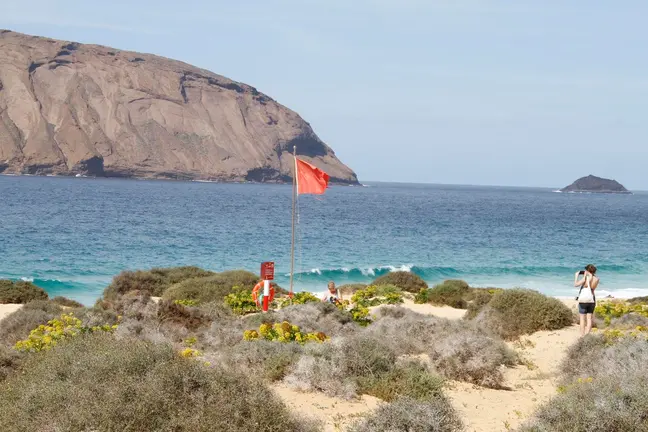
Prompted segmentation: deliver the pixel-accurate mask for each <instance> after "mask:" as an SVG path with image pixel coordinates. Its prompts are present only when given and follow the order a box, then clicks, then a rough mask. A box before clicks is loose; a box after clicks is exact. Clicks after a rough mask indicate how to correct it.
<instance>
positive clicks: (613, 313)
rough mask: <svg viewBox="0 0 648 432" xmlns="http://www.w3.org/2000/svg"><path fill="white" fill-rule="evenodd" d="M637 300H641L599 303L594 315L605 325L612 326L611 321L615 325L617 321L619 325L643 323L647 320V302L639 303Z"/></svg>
mask: <svg viewBox="0 0 648 432" xmlns="http://www.w3.org/2000/svg"><path fill="white" fill-rule="evenodd" d="M639 300H641V298H635V299H632V300H630V301H623V300H613V301H605V302H599V303H598V304H597V305H596V309H595V310H594V313H595V314H596V317H597V318H601V319H603V322H604V323H605V324H606V325H610V324H612V322H613V321H614V322H615V323H618V322H619V321H621V323H624V322H625V323H628V322H637V323H645V322H646V321H647V320H648V302H641V301H639ZM637 325H641V324H637Z"/></svg>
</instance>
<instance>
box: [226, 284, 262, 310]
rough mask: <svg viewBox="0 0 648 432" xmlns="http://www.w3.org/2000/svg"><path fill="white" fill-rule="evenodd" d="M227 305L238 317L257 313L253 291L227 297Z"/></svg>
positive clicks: (231, 294)
mask: <svg viewBox="0 0 648 432" xmlns="http://www.w3.org/2000/svg"><path fill="white" fill-rule="evenodd" d="M225 304H226V305H227V306H228V307H229V308H230V309H231V310H232V312H234V313H235V314H237V315H246V314H249V313H253V312H256V311H257V305H256V303H255V302H254V300H253V299H252V291H250V290H240V291H235V292H233V293H230V294H228V295H227V296H225Z"/></svg>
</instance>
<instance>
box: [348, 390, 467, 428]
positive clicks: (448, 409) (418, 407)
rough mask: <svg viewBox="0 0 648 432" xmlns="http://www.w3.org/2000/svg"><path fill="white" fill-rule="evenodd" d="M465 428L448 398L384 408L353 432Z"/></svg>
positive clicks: (401, 402) (402, 400)
mask: <svg viewBox="0 0 648 432" xmlns="http://www.w3.org/2000/svg"><path fill="white" fill-rule="evenodd" d="M463 430H464V427H463V424H462V422H461V419H460V418H459V414H458V413H457V412H456V411H455V410H454V408H453V407H452V405H451V404H450V402H449V401H448V400H447V399H446V398H444V397H436V398H434V399H430V400H423V401H420V400H416V399H411V398H400V399H398V400H397V401H395V402H393V403H390V404H383V405H381V406H380V407H378V409H377V410H376V411H374V412H373V413H372V414H370V415H369V416H368V417H367V418H365V419H364V420H362V421H359V422H357V423H356V424H355V425H353V426H352V427H351V428H350V432H395V431H412V432H415V431H416V432H418V431H421V432H422V431H425V432H460V431H463Z"/></svg>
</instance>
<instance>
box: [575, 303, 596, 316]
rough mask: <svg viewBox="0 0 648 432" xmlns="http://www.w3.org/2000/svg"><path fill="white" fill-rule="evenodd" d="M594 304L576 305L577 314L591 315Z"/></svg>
mask: <svg viewBox="0 0 648 432" xmlns="http://www.w3.org/2000/svg"><path fill="white" fill-rule="evenodd" d="M595 307H596V303H578V313H579V314H583V315H585V314H593V313H594V308H595Z"/></svg>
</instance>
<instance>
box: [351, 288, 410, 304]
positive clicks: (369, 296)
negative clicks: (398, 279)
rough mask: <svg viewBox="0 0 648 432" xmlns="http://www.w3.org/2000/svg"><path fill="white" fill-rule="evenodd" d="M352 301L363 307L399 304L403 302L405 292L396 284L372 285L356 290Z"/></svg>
mask: <svg viewBox="0 0 648 432" xmlns="http://www.w3.org/2000/svg"><path fill="white" fill-rule="evenodd" d="M351 303H354V304H355V305H356V306H363V307H370V306H378V305H382V304H399V303H403V293H402V291H401V289H400V288H398V287H397V286H394V285H370V286H368V287H367V288H365V289H361V290H358V291H356V292H355V294H353V296H352V297H351Z"/></svg>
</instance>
